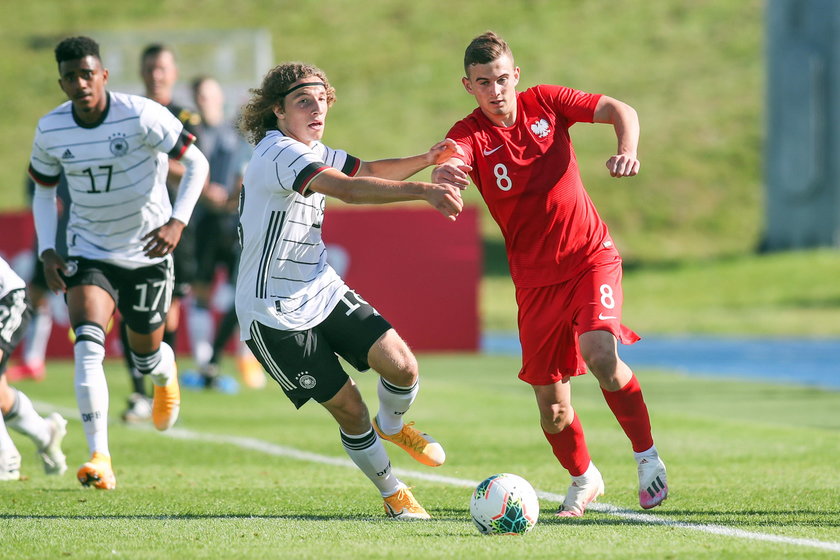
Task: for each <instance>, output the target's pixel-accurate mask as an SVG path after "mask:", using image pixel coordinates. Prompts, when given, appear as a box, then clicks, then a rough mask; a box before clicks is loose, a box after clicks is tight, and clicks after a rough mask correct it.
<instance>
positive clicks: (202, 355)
mask: <svg viewBox="0 0 840 560" xmlns="http://www.w3.org/2000/svg"><path fill="white" fill-rule="evenodd" d="M188 326H189V330H190V345H191V346H192V352H193V358H194V359H195V363H196V365H198V367H201V366H206V365H207V364H208V363H210V358H212V357H213V327H214V323H213V314H212V313H211V312H210V310H209V309H207V308H206V307H199V306H197V305H195V304H193V305H191V306H190V308H189V321H188Z"/></svg>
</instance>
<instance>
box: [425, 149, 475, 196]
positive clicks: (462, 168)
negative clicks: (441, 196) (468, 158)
mask: <svg viewBox="0 0 840 560" xmlns="http://www.w3.org/2000/svg"><path fill="white" fill-rule="evenodd" d="M470 171H472V167H470V166H469V165H467V164H466V163H464V161H463V160H462V159H461V158H459V157H451V158H449V159H448V160H446V161H444V162H442V163H440V164H438V166H437V167H435V168H434V169H433V170H432V182H433V183H442V184H444V185H451V186H453V187H457V188H459V189H465V188H467V186H469V184H470V176H469V175H468V174H469V172H470Z"/></svg>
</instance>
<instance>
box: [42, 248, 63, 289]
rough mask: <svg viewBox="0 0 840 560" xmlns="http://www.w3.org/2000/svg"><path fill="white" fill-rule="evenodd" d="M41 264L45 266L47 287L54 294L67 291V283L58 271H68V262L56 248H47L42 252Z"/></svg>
mask: <svg viewBox="0 0 840 560" xmlns="http://www.w3.org/2000/svg"><path fill="white" fill-rule="evenodd" d="M41 265H42V266H43V267H44V278H45V279H46V281H47V287H48V288H49V289H50V291H52V293H54V294H60V293H64V292H66V291H67V284H65V283H64V279H63V278H62V277H61V275H60V274H59V273H58V271H59V270H61V271H63V272H65V273H67V272H69V270H68V269H67V263H66V262H64V259H62V258H61V255H59V254H58V253H56V252H55V249H47V250H46V251H44V252H43V253H41Z"/></svg>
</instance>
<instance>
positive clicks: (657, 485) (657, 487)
mask: <svg viewBox="0 0 840 560" xmlns="http://www.w3.org/2000/svg"><path fill="white" fill-rule="evenodd" d="M664 489H665V485H664V484H662V479H661V478H659V477H658V476H657V477H656V478H655V479H654V480H653V482H651V483H650V486H648V488H647V493H648V494H650V497H651V498H655V497H656V494H657V493H658V492H661V491H662V490H664Z"/></svg>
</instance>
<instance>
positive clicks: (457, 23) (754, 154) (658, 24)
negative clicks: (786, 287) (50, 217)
mask: <svg viewBox="0 0 840 560" xmlns="http://www.w3.org/2000/svg"><path fill="white" fill-rule="evenodd" d="M200 6H201V8H200V9H197V8H196V5H195V3H193V2H185V1H172V2H162V1H148V0H147V1H145V2H133V3H115V2H108V1H104V0H90V1H86V2H79V3H68V2H59V1H55V0H41V1H39V2H28V3H27V2H24V3H16V5H14V6H13V7H7V8H6V10H5V15H6V16H7V18H8V19H6V21H8V22H14V24H13V25H7V26H5V29H4V32H3V34H2V38H0V44H2V47H3V52H4V53H5V54H6V56H4V57H3V61H2V62H0V73H2V75H3V77H4V79H3V83H4V86H2V88H0V100H2V103H3V107H4V118H3V128H4V131H3V132H4V134H3V135H2V136H0V185H2V189H3V190H2V192H3V197H2V198H3V204H4V205H5V206H10V207H17V208H21V207H24V206H25V200H24V197H23V192H22V190H23V189H22V187H21V183H22V178H23V174H24V172H25V169H26V165H27V160H28V156H29V150H30V147H31V142H32V135H33V130H34V126H35V123H36V122H37V119H38V118H39V117H40V116H42V115H43V114H44V113H45V112H47V111H48V110H50V109H52V108H53V107H54V106H55V105H56V104H58V103H59V102H61V101H63V94H62V93H61V91H60V90H59V89H58V86H57V84H56V79H57V72H56V68H55V63H54V61H53V57H52V48H53V47H54V46H55V43H56V42H57V41H58V40H59V39H61V38H62V37H64V36H67V35H70V34H77V33H90V34H92V35H93V36H94V37H95V36H96V32H97V31H98V30H99V31H119V30H121V29H125V30H144V29H148V30H167V29H168V30H171V31H172V33H173V36H177V33H178V31H179V30H180V29H185V28H186V29H222V28H267V29H268V30H269V31H270V32H271V34H272V39H273V45H274V53H275V58H276V59H277V61H282V60H307V61H311V62H313V63H315V64H317V65H319V66H321V67H322V68H324V69H325V70H326V71H327V73H328V75H329V76H330V78H331V80H332V82H333V84H334V85H335V86H336V88H337V90H338V99H339V100H338V103H337V104H336V105H335V107H334V109H333V111H332V113H331V116H330V123H329V128H328V132H327V136H326V140H327V141H328V142H330V143H332V144H335V145H337V146H347V147H348V148H349V149H351V150H352V151H353V152H354V153H355V154H358V155H360V156H362V157H364V158H366V159H373V158H379V157H391V156H394V155H401V154H410V153H417V152H419V151H421V150H424V149H426V148H427V147H428V146H429V145H431V144H432V143H433V142H434V141H435V140H437V139H439V138H440V137H442V136H443V135H444V134H445V133H446V131H447V130H448V127H449V126H450V125H451V124H452V123H453V122H454V121H455V120H457V119H458V118H460V117H462V116H464V115H465V114H467V113H468V112H469V111H471V110H472V108H473V107H474V104H473V100H472V98H471V97H470V96H468V95H467V94H466V93H465V92H464V91H463V89H462V88H461V86H460V83H459V80H460V77H461V75H462V74H463V69H462V65H461V61H462V58H463V52H464V48H465V46H466V44H467V43H468V42H469V40H470V39H471V38H472V37H473V36H475V35H477V34H478V33H481V32H482V31H484V30H486V29H494V30H496V31H497V32H499V33H501V34H502V35H503V36H504V37H505V38H506V39H507V40H508V41H509V43H510V44H511V45H512V48H513V49H514V53H515V55H516V57H517V63H518V64H519V66H521V68H522V78H521V85H522V86H526V87H527V86H530V85H533V84H537V83H559V84H564V85H569V86H572V87H576V88H579V89H584V90H588V91H595V92H604V93H608V94H609V95H612V96H614V97H617V98H619V99H622V100H625V101H627V102H629V103H630V104H632V105H633V106H635V107H636V108H637V109H638V111H639V113H640V115H641V118H642V124H643V141H642V146H641V150H640V152H641V153H640V156H641V160H642V166H643V167H642V169H643V172H642V174H641V175H640V176H639V177H638V178H636V179H634V180H633V181H615V180H611V179H610V177H609V176H608V175H607V173H606V172H605V170H604V168H603V162H604V161H606V159H607V157H608V156H609V155H610V154H611V153H612V150H614V149H615V140H614V136H613V134H612V131H611V130H610V129H609V128H608V127H602V126H598V127H595V126H590V125H578V126H576V127H574V129H573V134H574V138H575V142H576V146H577V150H578V155H579V157H580V160H581V169H582V172H583V174H584V179H585V181H586V184H587V186H588V188H589V190H590V192H591V194H592V196H593V198H594V199H595V202H596V204H597V205H598V207H599V208H600V210H601V212H602V214H603V215H604V218H605V219H606V220H607V222H608V223H609V224H610V225H611V227H612V229H613V231H614V233H615V236H616V238H617V240H618V241H619V243H620V245H621V247H622V249H623V251H624V253H625V255H626V256H627V257H628V258H629V259H633V258H645V259H651V258H653V259H661V258H669V257H677V256H683V255H693V256H710V255H711V256H715V255H719V254H729V253H743V252H746V251H749V250H750V249H751V248H752V247H753V246H755V244H756V240H757V236H758V234H759V230H760V228H761V226H760V213H761V211H760V198H761V196H760V188H759V184H760V178H759V151H760V136H759V132H760V130H761V122H760V120H761V106H762V98H763V96H762V91H761V89H762V73H763V63H762V56H761V49H762V46H761V34H762V29H763V3H762V2H760V1H757V0H752V1H747V2H728V1H726V0H709V1H705V2H702V3H693V2H685V1H676V0H674V1H668V2H656V3H642V2H612V1H608V0H589V1H587V2H569V1H562V2H554V1H548V0H529V1H523V2H517V3H515V4H511V3H510V2H505V1H503V0H481V1H478V0H467V1H464V2H446V1H443V0H431V1H428V2H370V3H368V2H362V3H359V2H350V1H341V0H329V1H313V0H303V1H298V2H285V1H281V2H265V3H263V2H243V1H239V2H237V1H221V0H206V1H203V2H202V3H201V4H200ZM181 77H182V79H184V80H189V79H190V78H191V77H192V75H191V73H190V71H189V69H187V68H182V69H181ZM255 85H256V84H255ZM470 200H472V201H477V200H478V199H477V197H476V196H475V193H472V195H471V197H470ZM485 229H486V231H487V232H488V234H492V235H496V234H495V225H493V224H489V223H488V224H487V227H486V228H485Z"/></svg>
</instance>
